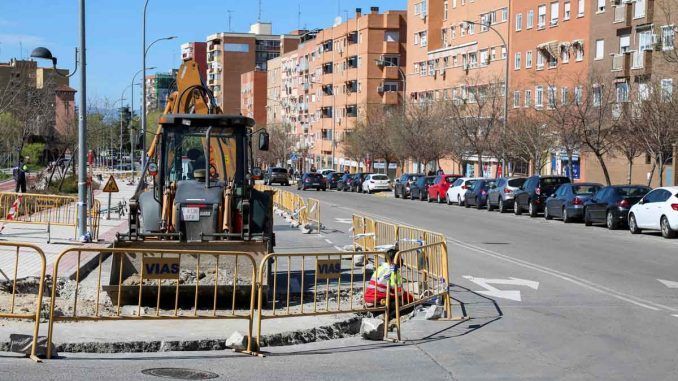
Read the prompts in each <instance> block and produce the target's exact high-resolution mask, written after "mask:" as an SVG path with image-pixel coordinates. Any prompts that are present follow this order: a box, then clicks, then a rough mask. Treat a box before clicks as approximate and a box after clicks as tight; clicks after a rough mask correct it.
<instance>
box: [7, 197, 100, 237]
mask: <svg viewBox="0 0 678 381" xmlns="http://www.w3.org/2000/svg"><path fill="white" fill-rule="evenodd" d="M77 201H78V200H77V197H75V196H61V195H46V194H36V193H15V192H0V221H2V222H5V223H9V222H16V223H22V224H41V225H47V231H48V232H49V227H50V226H51V225H55V226H72V227H73V237H75V236H76V234H77V229H76V227H77V221H78V208H77ZM100 210H101V203H100V202H99V200H94V202H93V204H92V207H91V208H90V210H89V212H88V220H89V225H90V229H91V231H92V236H93V238H94V239H97V238H98V236H99V222H100V219H101V214H100Z"/></svg>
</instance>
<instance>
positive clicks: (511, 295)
mask: <svg viewBox="0 0 678 381" xmlns="http://www.w3.org/2000/svg"><path fill="white" fill-rule="evenodd" d="M463 278H465V279H467V280H469V281H471V282H473V283H475V284H477V285H479V286H480V287H483V288H485V290H481V291H477V292H478V293H479V294H483V295H487V296H490V297H497V298H503V299H509V300H515V301H516V302H520V301H522V300H521V297H520V291H519V290H500V289H498V288H496V287H494V286H491V285H490V284H491V283H494V284H508V285H515V286H526V287H529V288H531V289H533V290H536V289H538V288H539V282H535V281H532V280H527V279H520V278H513V277H510V278H508V279H485V278H476V277H473V276H471V275H464V276H463Z"/></svg>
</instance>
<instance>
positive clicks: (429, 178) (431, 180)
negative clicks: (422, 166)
mask: <svg viewBox="0 0 678 381" xmlns="http://www.w3.org/2000/svg"><path fill="white" fill-rule="evenodd" d="M435 181H436V178H435V177H427V178H426V184H429V185H431V184H433V183H434V182H435Z"/></svg>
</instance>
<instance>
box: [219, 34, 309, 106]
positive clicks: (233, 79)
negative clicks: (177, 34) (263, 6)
mask: <svg viewBox="0 0 678 381" xmlns="http://www.w3.org/2000/svg"><path fill="white" fill-rule="evenodd" d="M298 41H299V36H298V34H294V32H293V33H291V34H285V35H274V34H273V26H272V24H271V23H263V22H257V23H255V24H252V26H251V27H250V31H249V33H216V34H213V35H210V36H208V37H207V86H208V87H209V89H210V90H211V91H212V92H213V93H214V96H215V97H216V99H217V103H218V104H219V106H221V108H222V109H223V110H224V113H226V114H238V113H240V103H241V102H240V76H241V75H242V74H243V73H246V72H249V71H252V70H255V69H258V70H264V71H265V70H266V69H267V65H268V60H270V59H273V58H276V57H278V56H279V55H280V54H281V53H284V52H287V51H290V50H294V49H296V47H297V45H298Z"/></svg>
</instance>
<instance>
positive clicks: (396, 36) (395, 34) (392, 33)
mask: <svg viewBox="0 0 678 381" xmlns="http://www.w3.org/2000/svg"><path fill="white" fill-rule="evenodd" d="M384 41H386V42H398V41H400V32H399V31H397V30H387V31H386V32H384Z"/></svg>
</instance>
